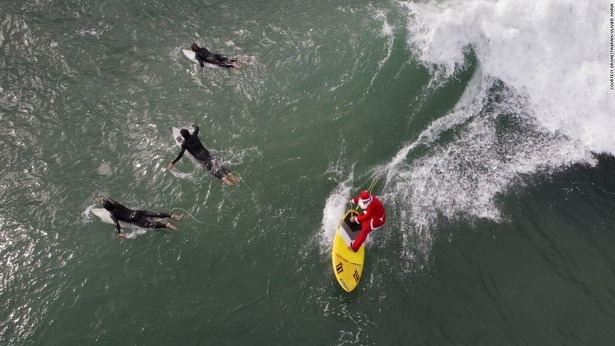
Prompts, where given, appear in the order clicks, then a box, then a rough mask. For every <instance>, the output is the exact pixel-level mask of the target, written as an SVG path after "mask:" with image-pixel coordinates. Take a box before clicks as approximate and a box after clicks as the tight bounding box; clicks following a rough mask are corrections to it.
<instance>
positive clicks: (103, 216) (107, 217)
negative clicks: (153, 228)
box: [90, 208, 145, 230]
mask: <svg viewBox="0 0 615 346" xmlns="http://www.w3.org/2000/svg"><path fill="white" fill-rule="evenodd" d="M90 212H92V214H94V215H96V216H98V218H99V219H100V220H101V221H102V222H104V223H109V224H112V225H115V222H113V219H111V213H109V211H108V210H107V209H105V208H92V209H90ZM120 227H122V228H132V229H135V230H145V228H143V227H139V226H137V225H134V224H131V223H126V222H124V221H120Z"/></svg>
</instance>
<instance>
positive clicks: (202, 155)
mask: <svg viewBox="0 0 615 346" xmlns="http://www.w3.org/2000/svg"><path fill="white" fill-rule="evenodd" d="M192 127H193V128H194V132H193V133H192V134H190V132H189V131H188V130H186V129H181V131H180V133H181V135H182V137H184V141H183V142H182V149H181V151H180V152H179V154H178V155H177V157H176V158H175V160H173V162H171V163H169V165H168V166H167V168H168V169H169V170H171V169H173V165H175V163H176V162H177V161H179V159H181V158H182V156H184V152H185V151H186V150H188V152H189V153H190V154H191V155H192V156H194V158H195V159H197V160H199V162H201V164H202V165H203V168H205V169H206V170H207V171H208V172H209V173H211V174H212V175H213V176H214V177H216V178H218V179H222V181H224V183H226V185H233V183H232V182H231V181H230V180H229V179H228V177H231V179H232V180H233V181H234V182H236V183H237V182H238V180H237V178H236V177H235V175H234V174H233V173H232V172H231V171H229V170H228V169H227V168H226V167H224V166H222V164H221V163H219V162H218V159H216V158H215V157H214V156H213V155H212V154H211V153H210V152H209V150H207V148H205V147H204V146H203V143H201V140H199V138H198V137H197V136H198V134H199V127H198V126H196V125H195V124H192Z"/></svg>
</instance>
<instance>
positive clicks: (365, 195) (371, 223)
mask: <svg viewBox="0 0 615 346" xmlns="http://www.w3.org/2000/svg"><path fill="white" fill-rule="evenodd" d="M350 201H351V202H352V203H354V204H358V205H359V207H361V208H362V209H363V213H362V214H359V215H357V217H356V222H357V223H361V226H362V228H361V233H359V235H358V236H357V239H355V240H354V241H353V242H352V245H351V248H352V250H353V251H354V252H357V251H358V250H359V248H361V245H363V242H364V241H365V239H366V238H367V235H368V234H369V233H370V232H371V231H373V230H377V229H378V228H380V227H382V225H384V223H385V222H386V214H385V212H384V206H383V205H382V203H381V202H380V200H378V198H376V196H374V195H372V194H370V193H369V192H367V191H361V193H360V194H359V195H358V196H357V197H355V198H353V199H352V200H350Z"/></svg>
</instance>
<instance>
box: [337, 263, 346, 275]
mask: <svg viewBox="0 0 615 346" xmlns="http://www.w3.org/2000/svg"><path fill="white" fill-rule="evenodd" d="M335 271H337V273H338V274H339V273H341V272H343V271H344V266H343V265H342V262H340V263H338V264H337V265H336V266H335Z"/></svg>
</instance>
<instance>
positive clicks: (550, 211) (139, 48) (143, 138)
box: [0, 0, 615, 345]
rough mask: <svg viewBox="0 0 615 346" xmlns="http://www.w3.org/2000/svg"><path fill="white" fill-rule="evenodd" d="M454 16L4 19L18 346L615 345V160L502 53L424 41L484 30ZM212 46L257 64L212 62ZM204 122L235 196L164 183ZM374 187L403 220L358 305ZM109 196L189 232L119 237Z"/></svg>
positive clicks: (4, 330) (142, 8) (7, 278)
mask: <svg viewBox="0 0 615 346" xmlns="http://www.w3.org/2000/svg"><path fill="white" fill-rule="evenodd" d="M561 2H562V1H545V2H544V5H545V6H546V7H548V9H549V10H548V13H550V14H551V15H554V16H557V15H559V16H563V18H567V17H566V16H567V14H566V13H565V11H564V12H558V11H557V9H559V8H560V5H561ZM488 3H493V4H499V5H500V6H501V7H503V8H504V9H506V10H509V11H511V12H510V15H511V16H515V15H518V14H516V13H514V11H512V10H511V8H513V7H512V5H511V4H510V1H499V2H496V1H491V2H488ZM409 4H411V5H409ZM412 6H418V8H414V7H412ZM422 6H425V7H424V8H425V9H427V10H425V12H421V9H423V7H422ZM430 6H431V7H430ZM447 6H451V9H453V10H454V9H455V7H454V6H453V5H450V4H447V2H439V3H438V4H430V3H404V2H390V1H381V2H374V1H365V0H360V1H352V2H348V1H337V0H336V1H310V2H298V1H288V2H274V1H239V0H235V1H226V2H209V1H183V0H182V1H178V2H163V1H146V2H129V1H83V0H71V1H60V0H58V1H14V0H8V1H4V2H2V3H0V142H1V145H0V150H1V157H2V158H3V160H2V161H3V163H4V164H3V165H2V168H0V263H1V267H2V270H1V271H0V344H3V345H4V344H5V345H86V344H104V345H106V344H113V345H130V344H136V345H271V344H275V345H289V344H297V345H408V344H495V345H504V344H540V345H543V344H609V343H611V342H612V340H614V339H615V331H614V330H613V328H612V325H613V323H614V322H615V294H614V287H615V271H614V265H615V255H614V254H613V253H614V252H613V248H614V246H615V233H613V231H614V230H615V216H613V212H614V209H615V160H614V159H613V156H612V155H613V152H614V151H615V148H611V149H613V151H609V150H608V148H609V145H610V144H611V142H609V140H608V139H606V140H603V141H602V142H598V140H600V139H601V138H602V137H600V136H599V135H596V134H595V133H594V136H593V137H592V138H597V140H596V142H598V144H602V145H603V146H604V147H606V148H607V150H596V149H595V148H596V147H597V146H598V145H597V144H596V142H592V141H590V140H588V139H587V138H586V137H584V135H579V136H578V137H575V136H574V134H575V132H574V129H575V127H574V126H569V127H566V128H564V129H556V130H552V129H551V128H550V126H549V124H550V122H549V121H550V119H547V120H545V118H547V117H545V116H544V115H543V112H542V111H541V109H542V108H540V106H541V105H542V103H541V102H542V100H543V99H548V98H549V97H551V95H550V94H547V95H546V96H544V93H542V94H540V95H536V94H535V93H534V90H535V86H536V84H538V82H536V81H532V82H531V83H530V82H528V87H527V88H526V89H525V90H521V89H522V88H519V87H518V86H517V85H516V84H515V82H516V79H514V78H508V77H509V73H510V74H512V75H514V76H518V75H519V72H515V69H514V68H512V67H515V66H514V65H513V66H512V67H510V66H509V67H510V69H509V70H504V69H502V71H500V72H501V74H497V73H496V72H498V71H499V70H494V68H493V67H492V63H493V62H492V61H491V60H488V59H486V58H485V55H484V52H485V51H486V50H487V49H486V48H485V47H483V46H482V45H488V43H485V42H486V41H482V40H478V41H477V43H476V44H473V45H469V46H466V47H465V48H464V49H463V50H462V51H461V52H460V54H461V58H459V59H461V61H463V63H461V64H460V63H459V60H457V59H458V57H457V56H456V55H455V54H453V53H459V52H455V49H454V44H453V43H450V44H449V43H447V42H443V44H442V45H434V44H433V42H437V41H438V40H435V41H429V40H427V39H425V40H418V39H417V40H416V41H413V39H415V38H417V37H419V32H425V31H424V30H423V31H421V30H418V29H417V28H419V27H420V26H419V24H418V23H421V22H422V19H423V17H421V16H422V15H424V16H425V18H428V17H427V15H426V14H425V13H431V12H434V13H439V14H438V15H439V17H438V18H442V21H441V22H433V23H432V24H433V26H434V27H437V26H438V25H441V28H442V30H440V31H437V30H435V31H434V36H436V37H437V33H438V32H440V33H441V32H443V31H446V30H445V29H446V28H448V26H446V25H444V24H443V23H446V24H447V25H448V24H450V23H457V22H456V20H457V19H459V20H460V21H461V22H463V20H464V19H465V20H468V17H466V16H463V14H464V13H461V15H459V16H453V18H452V19H451V18H450V17H448V16H449V15H450V9H449V11H448V12H447V11H446V8H447ZM472 6H474V7H472ZM468 8H480V5H477V4H476V3H475V2H474V1H468ZM429 9H430V10H429ZM438 9H440V10H438ZM573 10H578V9H577V8H573ZM602 10H603V9H602V8H600V11H602ZM439 11H441V12H439ZM588 12H591V11H588ZM473 13H474V14H477V15H476V18H475V19H473V20H475V21H477V22H480V21H481V20H482V21H483V22H488V20H487V19H488V18H491V17H489V16H490V15H491V16H493V18H495V19H494V20H497V19H498V18H497V16H496V14H495V13H497V12H494V13H491V14H490V12H489V11H483V10H476V12H473ZM485 13H487V14H485ZM554 13H555V14H554ZM582 13H587V12H582ZM600 13H601V14H602V15H601V17H600V18H603V17H604V18H606V17H607V16H608V13H607V11H606V10H604V11H603V12H600ZM482 16H484V18H482ZM519 16H520V15H519ZM455 18H457V19H455ZM481 18H482V19H481ZM604 18H603V19H604ZM547 19H549V18H546V19H544V18H536V19H535V20H536V24H535V28H538V29H540V28H543V27H544V28H546V29H548V28H550V25H552V23H551V22H550V21H549V20H547ZM583 19H584V17H582V18H580V19H579V20H580V21H582V20H583ZM543 23H544V24H543ZM415 25H416V27H415ZM511 25H512V24H511ZM462 29H463V30H466V29H467V28H466V27H464V26H462ZM546 29H545V30H546ZM463 30H460V31H463ZM468 30H470V29H468ZM588 30H591V28H590V29H588ZM491 33H492V32H491ZM498 33H499V34H500V35H501V37H502V38H503V39H505V38H508V37H509V36H511V35H513V34H510V32H504V33H500V32H499V31H498ZM447 35H449V36H451V35H454V32H451V33H449V34H447ZM444 36H446V35H444ZM191 42H197V43H198V44H200V45H201V46H205V47H207V48H208V49H210V50H212V51H215V52H221V53H223V54H226V55H229V56H237V57H239V59H240V64H241V67H240V68H239V69H236V70H227V69H201V68H199V67H197V66H196V65H194V64H193V63H192V62H190V61H189V60H188V59H186V58H185V57H183V55H182V53H181V49H187V48H188V46H189V44H190V43H191ZM429 42H431V44H430V43H429ZM489 42H491V41H489ZM519 42H521V43H519ZM519 42H518V41H512V42H511V44H513V43H519V44H520V46H522V47H523V49H527V47H526V46H525V45H524V43H525V41H523V40H521V39H520V40H519ZM489 44H490V43H489ZM553 45H554V47H557V43H555V42H554V43H553ZM487 47H488V48H490V49H492V48H494V47H492V46H487ZM495 48H498V47H495ZM529 49H530V50H529V52H530V55H532V52H533V51H532V50H531V49H532V47H531V46H530V48H529ZM431 54H433V55H438V56H439V57H440V58H439V59H441V61H440V60H438V59H435V58H432V57H431ZM540 54H541V53H540V52H537V53H535V54H534V55H535V56H538V57H539V56H540ZM452 55H455V56H452ZM488 57H490V56H488ZM434 60H438V61H434ZM573 60H574V59H573ZM510 71H513V72H510ZM515 73H517V74H515ZM573 77H574V75H573ZM573 77H570V78H573ZM576 77H578V76H576ZM573 81H574V80H573ZM597 85H599V86H600V87H602V86H604V85H606V82H604V81H600V82H597ZM597 88H599V87H597ZM604 95H607V101H606V103H601V104H600V105H597V104H598V102H595V103H590V105H594V104H595V107H596V108H595V109H592V110H596V112H595V113H598V114H600V111H602V110H603V108H602V107H603V106H604V105H605V104H606V105H607V107H608V106H609V105H612V103H613V101H612V99H613V93H612V92H611V93H606V94H604ZM543 96H544V97H543ZM528 99H529V100H538V101H536V102H535V103H534V104H533V105H534V106H535V108H533V106H531V105H532V103H531V102H528V101H527V100H528ZM572 99H574V98H572ZM590 102H593V101H592V100H590ZM546 108H547V109H549V110H551V109H550V108H548V107H546ZM568 108H570V109H571V112H572V113H574V111H575V107H568ZM585 108H587V107H581V106H579V107H578V109H577V110H576V111H578V112H582V111H584V109H585ZM607 109H608V108H607ZM611 110H612V109H611ZM546 113H548V114H552V113H550V112H546ZM574 114H576V113H574ZM559 116H560V117H559V118H558V119H557V120H558V121H556V122H559V123H563V124H568V122H569V121H570V119H571V118H573V116H568V115H566V114H563V115H559ZM600 119H604V118H598V119H591V118H589V119H586V122H585V125H587V124H589V125H596V126H598V127H602V128H605V129H609V128H610V126H611V124H612V120H611V118H610V117H607V118H606V120H602V121H603V123H600ZM192 123H195V124H197V125H199V126H200V128H201V132H200V138H201V140H202V141H203V143H204V144H205V145H206V146H207V147H208V148H211V149H212V150H213V151H214V152H215V153H216V155H217V156H218V157H219V158H220V159H221V160H222V161H223V162H224V164H225V166H227V167H228V168H230V169H231V170H232V171H234V172H236V174H237V175H238V176H239V178H240V180H241V183H240V184H239V185H238V186H233V187H228V186H224V184H223V183H222V182H221V181H219V180H217V179H215V178H213V177H212V176H211V175H209V174H207V173H206V172H203V171H201V170H199V169H197V168H195V167H194V166H193V165H192V164H191V163H190V162H189V160H187V159H183V160H182V161H180V162H179V163H178V164H176V166H175V171H174V172H170V171H168V170H167V169H166V165H167V164H168V163H169V162H170V161H171V160H173V158H175V156H176V155H177V153H178V149H179V148H178V147H177V146H176V145H175V144H174V141H173V138H172V133H171V128H172V127H182V126H184V127H185V126H189V125H190V124H192ZM596 123H597V124H596ZM589 125H588V126H589ZM581 127H583V126H581ZM570 129H572V130H570ZM611 130H612V128H611ZM566 131H568V132H566ZM372 181H376V185H375V187H374V192H375V194H376V195H378V196H380V197H381V199H382V201H383V202H384V204H385V207H386V208H387V213H388V217H387V225H386V226H385V227H384V228H382V229H381V230H378V231H377V232H374V233H372V234H371V235H370V239H369V240H368V242H367V243H366V247H367V248H366V249H367V251H366V265H365V269H364V272H363V275H364V276H363V278H362V282H361V284H360V285H359V287H358V289H357V290H356V291H354V292H352V293H346V292H345V291H343V290H342V289H341V287H339V285H338V283H337V282H336V281H335V278H334V276H333V273H332V268H331V260H330V248H331V245H332V239H333V234H334V233H333V232H334V230H335V227H336V225H337V222H338V221H339V218H340V217H341V216H342V215H343V212H344V211H345V208H346V207H347V204H346V203H347V200H348V199H349V198H351V197H354V195H356V194H357V193H358V192H359V191H360V190H362V189H366V188H367V187H368V186H369V185H370V183H371V182H372ZM97 196H104V197H110V198H113V199H115V200H117V201H119V202H120V203H122V204H124V205H126V206H128V207H132V208H138V209H148V210H158V211H168V212H171V211H172V212H176V213H179V214H182V215H183V216H184V218H183V220H181V221H172V223H173V224H174V225H176V226H177V227H178V231H171V230H152V231H145V232H144V231H138V232H137V231H128V233H129V239H127V240H121V239H119V238H118V237H117V236H116V234H115V231H114V229H113V225H110V224H105V223H102V222H101V221H100V220H98V219H97V218H96V217H95V216H93V215H91V213H90V209H91V208H92V207H94V206H96V205H95V201H94V199H95V197H97Z"/></svg>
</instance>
